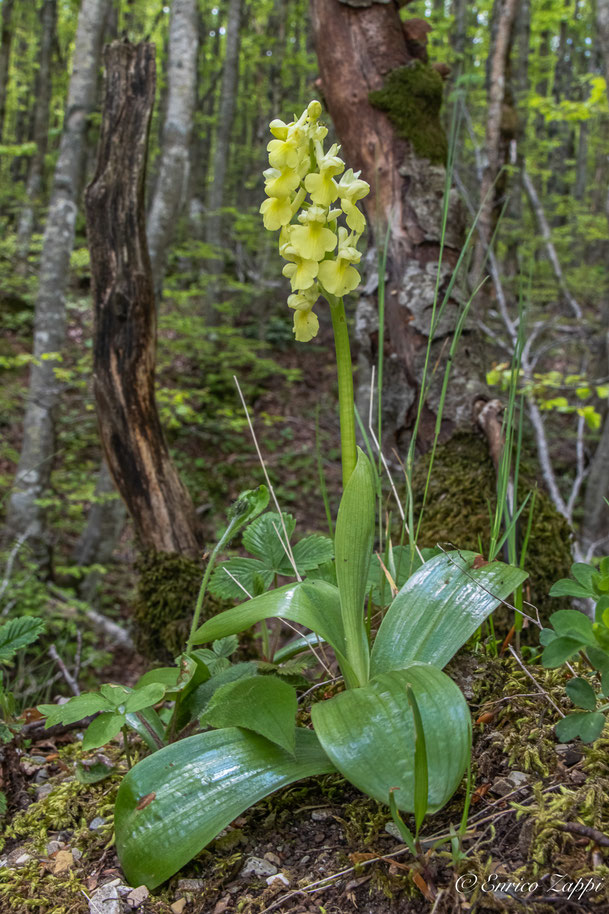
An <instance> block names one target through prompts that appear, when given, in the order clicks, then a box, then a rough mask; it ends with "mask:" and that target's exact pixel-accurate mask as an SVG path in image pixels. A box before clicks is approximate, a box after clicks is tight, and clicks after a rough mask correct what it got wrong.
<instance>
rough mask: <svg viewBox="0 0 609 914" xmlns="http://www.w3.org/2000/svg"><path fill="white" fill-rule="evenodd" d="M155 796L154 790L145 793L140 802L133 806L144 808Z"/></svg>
mask: <svg viewBox="0 0 609 914" xmlns="http://www.w3.org/2000/svg"><path fill="white" fill-rule="evenodd" d="M155 797H156V793H154V792H153V793H147V794H146V796H145V797H142V798H141V800H140V802H139V803H138V804H137V806H136V807H135V808H136V809H145V808H146V806H148V804H149V803H152V801H153V800H154V798H155Z"/></svg>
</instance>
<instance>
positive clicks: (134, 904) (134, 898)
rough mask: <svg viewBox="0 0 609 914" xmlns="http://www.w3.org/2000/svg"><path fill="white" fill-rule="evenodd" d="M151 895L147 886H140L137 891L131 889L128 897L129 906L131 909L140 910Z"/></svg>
mask: <svg viewBox="0 0 609 914" xmlns="http://www.w3.org/2000/svg"><path fill="white" fill-rule="evenodd" d="M149 895H150V892H149V891H148V889H147V888H146V886H145V885H138V887H137V888H136V889H131V891H130V892H129V894H128V895H127V904H128V905H129V906H130V907H131V908H139V906H140V905H141V904H143V903H144V902H145V901H146V899H147V898H148V896H149Z"/></svg>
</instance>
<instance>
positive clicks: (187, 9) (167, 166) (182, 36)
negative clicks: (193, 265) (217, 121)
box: [147, 0, 199, 304]
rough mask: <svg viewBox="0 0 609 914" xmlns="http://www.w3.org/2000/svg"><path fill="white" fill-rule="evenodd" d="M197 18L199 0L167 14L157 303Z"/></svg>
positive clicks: (181, 176) (178, 195)
mask: <svg viewBox="0 0 609 914" xmlns="http://www.w3.org/2000/svg"><path fill="white" fill-rule="evenodd" d="M197 18H198V13H197V0H174V2H173V4H172V7H171V17H170V20H169V59H168V65H167V86H168V97H167V108H166V117H165V123H164V126H163V138H162V144H161V156H160V168H159V174H158V179H157V182H156V187H155V192H154V197H153V200H152V205H151V207H150V214H149V216H148V229H147V232H148V246H149V250H150V261H151V264H152V275H153V281H154V291H155V294H156V298H157V303H159V304H160V300H161V291H162V285H163V276H164V274H165V259H166V255H167V249H168V247H169V244H170V243H171V240H172V238H173V235H174V233H175V228H176V223H177V220H178V218H179V216H180V213H181V211H182V208H183V206H184V202H185V200H184V198H185V195H186V189H187V187H188V173H189V168H190V142H191V136H192V126H193V119H194V109H195V93H196V84H197V55H198V47H199V32H198V21H197Z"/></svg>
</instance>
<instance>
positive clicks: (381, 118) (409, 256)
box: [311, 0, 485, 453]
mask: <svg viewBox="0 0 609 914" xmlns="http://www.w3.org/2000/svg"><path fill="white" fill-rule="evenodd" d="M311 10H312V21H313V31H314V37H315V44H316V49H317V55H318V60H319V68H320V74H321V81H322V90H323V95H324V99H325V101H326V103H327V106H328V108H329V111H330V114H331V116H332V120H333V122H334V126H335V128H336V133H337V135H338V138H339V140H340V142H341V143H342V146H343V150H344V153H345V154H346V159H347V163H348V165H350V166H351V167H352V168H354V169H361V170H362V173H363V177H365V179H366V180H367V181H368V182H369V184H370V186H371V192H370V194H369V196H368V197H367V198H366V199H365V201H364V203H365V205H366V211H367V214H368V218H369V221H370V222H371V224H372V226H373V227H374V237H375V239H376V243H377V245H380V246H383V244H384V239H385V236H386V232H387V230H388V228H389V231H390V234H389V248H388V262H387V271H386V272H387V281H386V285H385V320H386V330H388V339H386V340H384V341H383V340H378V317H377V309H376V303H375V302H374V300H372V299H371V298H370V297H367V296H362V297H361V298H360V303H359V306H358V314H357V320H356V326H357V328H358V341H359V343H360V373H359V377H360V394H359V397H358V399H359V403H360V412H361V413H362V415H364V416H366V415H367V409H366V390H367V388H368V383H369V381H368V379H369V375H370V368H371V364H372V363H373V362H374V360H375V358H376V351H377V347H378V346H383V348H384V352H385V360H384V364H385V374H384V394H383V416H384V421H383V428H384V430H386V432H387V433H388V435H391V436H392V438H393V441H386V447H387V453H391V446H392V445H393V446H395V445H396V444H397V445H398V447H400V449H402V450H403V449H404V447H405V446H406V445H408V443H409V441H410V438H411V435H412V431H413V427H414V424H415V422H416V416H417V413H418V408H419V396H420V393H421V383H422V377H423V371H424V363H425V359H426V351H427V344H428V341H429V337H430V335H431V332H432V328H431V314H432V309H433V303H434V299H435V296H436V282H438V289H439V302H441V301H442V299H443V297H444V294H445V292H446V291H447V286H448V283H449V281H450V279H451V277H452V274H453V270H454V267H455V264H456V261H457V259H458V256H459V253H460V250H461V245H462V240H463V222H464V219H463V214H462V212H461V208H460V203H459V201H458V198H457V197H456V195H454V194H453V193H451V194H450V197H449V211H448V218H447V222H446V230H445V232H444V242H443V244H442V237H443V225H442V223H443V218H442V213H443V196H444V188H445V181H446V170H445V161H446V139H445V137H444V134H443V131H442V128H441V126H440V119H439V110H440V105H441V99H442V94H443V86H442V80H441V77H440V76H439V74H438V73H437V72H436V71H435V70H434V69H433V68H432V67H431V66H430V65H428V64H426V63H423V61H421V60H413V59H412V57H411V55H410V54H409V51H408V49H407V46H406V38H405V32H404V28H403V26H402V22H401V20H400V17H399V14H398V9H397V6H396V5H395V4H390V5H385V4H383V5H381V4H377V3H370V4H369V5H368V6H362V4H361V2H359V0H358V2H357V5H356V4H355V3H353V5H350V4H348V3H346V2H339V0H312V3H311ZM371 90H373V91H372V93H371ZM369 93H370V94H369ZM381 109H383V110H381ZM404 110H406V115H405V116H401V115H400V112H403V111H404ZM385 111H386V112H387V113H385ZM438 273H439V278H438V279H437V277H438ZM371 286H372V279H371V282H370V283H369V284H368V287H369V288H370V287H371ZM459 305H460V292H459V289H458V287H456V286H455V287H454V288H453V290H452V293H451V294H450V295H449V296H448V302H447V305H446V310H445V313H444V316H443V319H442V321H441V323H440V325H439V326H436V327H435V328H434V333H433V343H432V345H431V355H430V361H429V365H432V366H436V367H435V369H434V379H433V382H432V384H431V388H430V390H429V393H428V396H427V397H426V401H425V406H424V408H423V410H422V415H421V420H420V423H419V427H418V438H417V446H418V447H419V448H420V449H421V450H426V449H427V448H428V447H429V446H430V444H431V442H432V441H433V437H434V429H435V423H436V417H437V414H438V410H439V398H440V394H439V390H440V386H441V381H442V376H443V368H444V366H445V365H446V360H447V357H448V348H449V344H450V338H451V336H452V334H453V332H454V329H455V325H456V320H457V314H458V312H459ZM466 338H467V342H466V341H465V340H464V341H463V347H464V349H465V354H464V356H463V358H462V359H461V360H457V362H456V363H455V364H454V367H453V373H452V376H451V384H450V385H449V391H448V396H447V399H446V401H445V405H444V414H443V420H442V432H441V433H442V437H448V436H449V435H450V434H451V432H452V431H454V430H455V429H456V428H457V427H464V426H465V427H467V428H468V429H469V428H471V427H472V422H473V419H472V411H473V404H474V401H475V399H477V397H478V395H479V393H480V392H481V391H483V390H484V389H485V388H484V386H483V385H482V384H481V382H480V380H479V377H480V369H479V366H478V365H477V355H476V347H475V345H474V335H473V334H470V333H467V334H466ZM428 381H429V377H428ZM362 410H363V412H362Z"/></svg>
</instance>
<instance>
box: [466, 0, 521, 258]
mask: <svg viewBox="0 0 609 914" xmlns="http://www.w3.org/2000/svg"><path fill="white" fill-rule="evenodd" d="M519 2H520V0H495V7H494V15H496V23H497V26H496V34H495V41H494V42H493V47H492V51H491V58H490V60H489V84H488V108H487V115H486V138H485V143H484V147H485V151H486V156H487V162H486V167H485V169H484V171H483V174H482V186H481V188H480V215H479V218H478V231H479V233H480V237H481V243H480V244H479V245H478V246H477V248H476V257H475V262H474V275H478V274H479V272H480V271H481V269H482V265H483V263H484V260H485V257H486V245H488V244H489V242H490V240H491V235H492V233H493V221H494V215H495V213H496V194H495V193H494V192H493V183H494V182H495V181H496V179H497V177H498V175H499V171H500V169H501V166H502V165H503V161H502V156H501V129H502V116H503V114H504V105H505V99H506V70H507V66H508V61H509V55H510V48H511V40H512V32H513V26H514V21H515V18H516V14H517V12H518V6H519ZM495 10H496V12H495Z"/></svg>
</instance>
